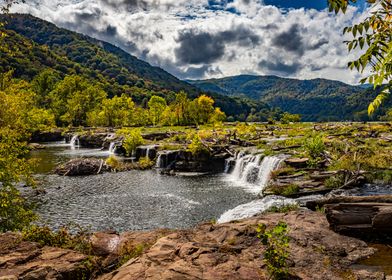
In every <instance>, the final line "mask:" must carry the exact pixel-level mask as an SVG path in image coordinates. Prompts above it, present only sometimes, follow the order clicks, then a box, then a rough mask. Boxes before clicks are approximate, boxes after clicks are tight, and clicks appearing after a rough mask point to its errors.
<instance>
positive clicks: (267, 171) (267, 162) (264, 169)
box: [257, 156, 283, 193]
mask: <svg viewBox="0 0 392 280" xmlns="http://www.w3.org/2000/svg"><path fill="white" fill-rule="evenodd" d="M282 161H283V158H279V157H276V156H272V157H271V156H268V157H265V158H264V159H263V161H262V162H261V165H260V169H259V175H258V182H257V183H258V185H259V186H261V191H260V192H261V193H262V192H263V191H264V189H265V187H266V186H267V185H268V182H269V180H270V178H271V172H272V171H274V170H276V169H277V168H279V165H280V163H281V162H282Z"/></svg>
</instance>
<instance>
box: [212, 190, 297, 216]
mask: <svg viewBox="0 0 392 280" xmlns="http://www.w3.org/2000/svg"><path fill="white" fill-rule="evenodd" d="M292 204H297V202H296V201H295V200H293V199H289V198H284V197H281V196H275V195H271V196H266V197H264V198H262V199H258V200H254V201H251V202H249V203H245V204H242V205H239V206H237V207H235V208H233V209H230V210H228V211H226V212H225V213H223V214H222V215H221V216H220V218H219V219H218V221H217V222H218V223H227V222H231V221H235V220H240V219H245V218H250V217H253V216H255V215H257V214H260V213H263V212H265V211H267V210H268V209H270V208H271V207H273V206H276V207H281V206H285V205H292Z"/></svg>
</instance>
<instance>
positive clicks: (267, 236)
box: [256, 221, 290, 279]
mask: <svg viewBox="0 0 392 280" xmlns="http://www.w3.org/2000/svg"><path fill="white" fill-rule="evenodd" d="M266 228H267V227H266V225H265V224H261V225H258V227H257V229H256V231H257V233H258V235H257V237H258V238H260V239H261V242H262V243H263V245H265V246H267V248H266V250H265V253H264V261H265V263H266V265H267V270H268V272H269V274H270V275H271V278H273V279H290V278H289V276H290V274H289V271H288V258H289V255H290V254H289V250H288V248H289V241H290V237H289V236H288V232H289V229H288V226H287V224H286V223H285V222H282V221H280V222H279V223H278V224H277V225H276V226H275V227H274V228H272V229H269V230H267V229H266Z"/></svg>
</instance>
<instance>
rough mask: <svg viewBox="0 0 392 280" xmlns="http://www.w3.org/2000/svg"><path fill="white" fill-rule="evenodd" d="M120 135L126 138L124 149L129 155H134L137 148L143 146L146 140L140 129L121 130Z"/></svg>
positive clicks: (118, 132)
mask: <svg viewBox="0 0 392 280" xmlns="http://www.w3.org/2000/svg"><path fill="white" fill-rule="evenodd" d="M117 134H118V135H122V136H124V140H123V147H124V149H125V151H126V152H127V155H128V156H130V155H132V152H133V151H135V149H136V147H138V146H140V145H143V143H144V139H143V137H142V133H141V130H140V129H137V128H135V129H120V130H118V131H117Z"/></svg>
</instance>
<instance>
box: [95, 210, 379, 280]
mask: <svg viewBox="0 0 392 280" xmlns="http://www.w3.org/2000/svg"><path fill="white" fill-rule="evenodd" d="M279 220H284V221H285V222H287V223H288V225H289V228H290V233H289V235H290V237H291V242H290V259H291V262H292V267H291V268H290V272H291V273H292V274H293V275H297V276H298V277H299V278H300V279H312V280H313V279H343V277H342V274H341V271H343V270H346V269H348V267H349V266H350V265H351V264H353V263H355V262H356V261H358V260H359V259H361V258H364V257H366V256H369V255H371V254H372V253H373V252H374V249H371V248H368V247H367V245H366V243H365V242H363V241H360V240H357V239H354V238H350V237H346V236H341V235H338V234H336V233H334V232H332V231H331V230H329V228H328V222H327V221H326V219H325V217H324V216H323V215H322V214H320V213H315V212H309V211H298V212H293V213H290V214H268V215H265V216H260V217H255V218H251V219H247V220H243V221H240V222H236V223H227V224H220V225H211V224H203V225H200V226H199V227H197V228H196V229H192V230H182V231H176V232H175V233H172V234H170V235H167V236H166V237H163V238H161V239H159V240H158V241H157V242H156V243H155V245H153V246H152V247H151V248H150V249H148V250H147V251H146V252H145V253H143V254H142V255H141V256H139V257H136V258H133V259H131V260H130V261H129V262H127V263H126V264H124V265H123V266H122V267H121V268H119V269H118V270H116V271H114V272H111V273H108V274H105V275H102V276H101V277H100V278H99V279H100V280H122V279H127V280H132V279H138V280H139V279H140V280H143V279H192V280H193V279H213V280H219V279H233V280H234V279H239V280H240V279H247V280H252V279H268V274H267V273H266V270H265V266H264V263H263V252H264V249H265V248H264V246H263V245H262V244H261V242H260V240H259V239H258V238H257V237H256V235H257V234H256V230H255V228H256V226H257V224H260V223H265V224H267V225H270V226H272V225H274V224H276V223H277V222H278V221H279ZM326 258H328V262H330V263H331V265H329V266H328V265H325V262H326ZM292 279H295V278H294V277H293V278H292Z"/></svg>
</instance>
